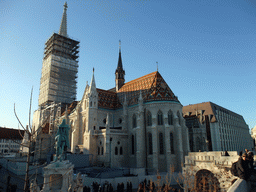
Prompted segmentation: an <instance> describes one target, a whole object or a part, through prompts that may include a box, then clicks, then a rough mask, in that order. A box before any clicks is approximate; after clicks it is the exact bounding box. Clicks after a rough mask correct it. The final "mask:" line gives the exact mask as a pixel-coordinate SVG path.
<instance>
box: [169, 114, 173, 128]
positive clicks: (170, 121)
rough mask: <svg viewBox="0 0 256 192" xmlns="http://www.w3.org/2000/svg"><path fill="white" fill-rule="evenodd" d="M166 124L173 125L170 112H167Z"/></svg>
mask: <svg viewBox="0 0 256 192" xmlns="http://www.w3.org/2000/svg"><path fill="white" fill-rule="evenodd" d="M168 124H169V125H173V115H172V111H171V110H170V111H169V112H168Z"/></svg>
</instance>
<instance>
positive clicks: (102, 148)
mask: <svg viewBox="0 0 256 192" xmlns="http://www.w3.org/2000/svg"><path fill="white" fill-rule="evenodd" d="M103 154H104V147H101V155H103Z"/></svg>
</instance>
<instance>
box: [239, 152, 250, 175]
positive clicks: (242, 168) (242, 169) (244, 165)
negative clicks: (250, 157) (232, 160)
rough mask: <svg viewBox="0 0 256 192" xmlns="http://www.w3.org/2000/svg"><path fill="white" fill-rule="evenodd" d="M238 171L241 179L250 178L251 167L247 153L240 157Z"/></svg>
mask: <svg viewBox="0 0 256 192" xmlns="http://www.w3.org/2000/svg"><path fill="white" fill-rule="evenodd" d="M237 173H238V177H239V178H240V179H244V180H247V179H248V178H249V167H248V161H247V154H246V153H244V154H243V155H242V157H241V158H239V159H238V162H237Z"/></svg>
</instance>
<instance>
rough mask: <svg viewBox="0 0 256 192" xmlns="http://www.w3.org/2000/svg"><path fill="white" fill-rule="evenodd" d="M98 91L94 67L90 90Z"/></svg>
mask: <svg viewBox="0 0 256 192" xmlns="http://www.w3.org/2000/svg"><path fill="white" fill-rule="evenodd" d="M92 91H96V83H95V78H94V68H93V73H92V80H91V84H90V92H92Z"/></svg>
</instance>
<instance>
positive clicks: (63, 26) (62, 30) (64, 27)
mask: <svg viewBox="0 0 256 192" xmlns="http://www.w3.org/2000/svg"><path fill="white" fill-rule="evenodd" d="M67 8H68V5H67V2H65V4H64V10H63V15H62V19H61V24H60V30H59V35H62V36H65V37H68V34H67Z"/></svg>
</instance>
